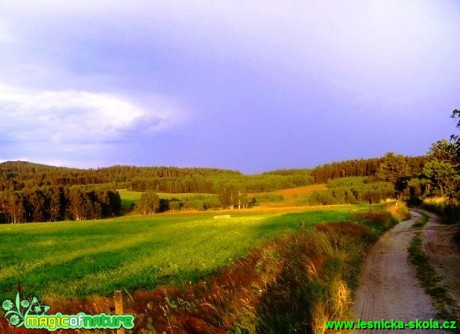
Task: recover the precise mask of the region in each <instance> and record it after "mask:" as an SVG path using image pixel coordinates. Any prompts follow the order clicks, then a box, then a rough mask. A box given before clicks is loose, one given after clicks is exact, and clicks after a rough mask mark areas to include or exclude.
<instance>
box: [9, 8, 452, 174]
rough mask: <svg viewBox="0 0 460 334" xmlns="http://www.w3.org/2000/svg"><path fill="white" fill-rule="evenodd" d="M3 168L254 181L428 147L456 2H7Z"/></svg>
mask: <svg viewBox="0 0 460 334" xmlns="http://www.w3.org/2000/svg"><path fill="white" fill-rule="evenodd" d="M0 51H1V52H0V116H1V122H0V133H1V137H0V160H1V161H3V160H18V159H20V160H29V161H35V162H42V163H49V164H55V165H64V166H76V167H98V166H108V165H113V164H132V165H176V166H203V167H223V168H231V169H238V170H241V171H243V172H246V173H254V172H260V171H267V170H271V169H276V168H295V167H313V166H315V165H317V164H321V163H325V162H331V161H334V160H343V159H352V158H361V157H363V158H365V157H376V156H382V155H383V154H385V153H386V152H388V151H393V152H397V153H402V154H407V155H420V154H424V153H426V151H427V150H428V148H429V146H430V145H431V143H433V142H434V141H436V140H439V139H441V138H448V137H449V136H450V134H451V133H453V132H455V127H454V122H453V120H452V119H450V118H449V115H450V113H451V111H452V110H453V109H455V108H459V107H460V57H459V55H460V4H459V2H458V1H456V0H452V1H447V0H436V1H433V0H430V1H425V0H417V1H415V0H413V1H409V0H407V1H406V0H381V1H374V0H355V1H344V0H324V1H320V0H317V1H313V0H309V1H305V0H291V1H289V0H283V1H270V0H251V1H246V0H229V1H227V0H218V1H217V0H216V1H212V0H206V1H201V0H194V1H189V0H165V1H163V0H158V1H157V0H136V1H128V0H123V1H121V0H120V1H113V0H97V1H94V0H91V1H88V0H79V1H62V0H49V1H48V0H41V1H34V0H29V1H21V0H15V1H1V2H0Z"/></svg>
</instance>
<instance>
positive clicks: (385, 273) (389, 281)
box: [352, 212, 448, 333]
mask: <svg viewBox="0 0 460 334" xmlns="http://www.w3.org/2000/svg"><path fill="white" fill-rule="evenodd" d="M411 214H412V218H411V219H410V220H407V221H404V222H401V223H400V224H398V225H396V226H395V227H394V228H393V229H391V230H390V231H388V232H386V233H385V234H384V235H383V236H382V237H381V238H380V239H379V241H377V243H376V244H375V245H374V246H373V247H372V248H371V250H370V252H369V254H368V256H367V258H366V260H365V263H364V265H363V268H362V273H361V276H360V284H359V288H358V290H357V291H356V296H355V303H354V305H353V308H352V312H353V316H354V317H355V318H356V319H360V320H363V321H371V320H381V319H385V320H391V319H395V320H402V321H406V322H407V321H411V320H415V319H419V320H429V319H431V318H435V314H436V311H435V310H434V309H433V307H432V304H431V298H430V297H429V296H428V295H427V294H426V293H425V291H424V290H423V289H422V288H421V287H420V285H419V283H418V281H417V279H416V277H415V271H414V269H413V268H412V267H411V265H410V263H409V260H408V253H407V248H408V247H409V244H410V241H411V240H412V238H413V236H414V234H415V229H414V228H413V227H412V225H413V224H414V222H416V221H417V219H418V218H419V217H420V214H418V213H417V212H411ZM389 332H392V333H393V332H394V333H448V332H443V331H441V330H418V331H414V330H410V329H405V330H390V331H389V330H380V331H379V330H368V331H364V330H361V331H359V333H389Z"/></svg>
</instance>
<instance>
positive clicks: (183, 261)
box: [0, 192, 368, 300]
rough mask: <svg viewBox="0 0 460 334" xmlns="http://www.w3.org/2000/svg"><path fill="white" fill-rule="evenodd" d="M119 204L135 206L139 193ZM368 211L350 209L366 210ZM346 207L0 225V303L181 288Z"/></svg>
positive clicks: (343, 214) (342, 216) (335, 217)
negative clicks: (22, 297)
mask: <svg viewBox="0 0 460 334" xmlns="http://www.w3.org/2000/svg"><path fill="white" fill-rule="evenodd" d="M122 195H123V196H124V197H125V199H124V200H131V201H136V200H137V198H136V197H135V196H137V194H136V193H131V192H130V195H131V197H130V198H128V199H126V196H125V195H124V194H123V193H122ZM367 209H368V207H367V206H363V207H353V210H367ZM350 210H351V207H350V206H337V207H333V208H321V209H319V208H312V209H305V210H304V211H302V212H291V213H289V212H274V213H273V212H267V213H265V212H263V211H257V210H255V211H251V210H248V211H242V212H238V211H232V212H231V218H223V219H222V218H219V219H216V218H215V216H216V215H220V214H221V212H219V211H218V212H202V213H189V214H184V213H176V214H174V213H169V214H159V215H155V216H138V215H128V216H124V217H118V218H114V219H104V220H97V221H81V222H58V223H43V224H41V223H38V224H37V223H35V224H19V225H0V240H1V243H0V263H1V264H2V265H1V268H0V300H2V298H3V299H4V298H8V297H9V298H11V297H12V296H13V295H14V294H15V292H16V291H17V285H18V283H19V284H21V286H22V288H23V291H24V293H25V294H27V295H29V296H30V295H35V296H37V297H39V298H43V299H44V300H46V299H47V298H53V297H56V296H58V297H86V296H89V295H93V294H97V295H111V294H112V293H113V291H114V290H116V289H126V290H128V291H134V290H137V289H153V288H155V287H156V286H158V285H162V284H170V283H174V284H177V285H183V284H185V283H188V282H190V281H192V282H195V281H197V280H199V279H201V278H203V277H205V276H206V275H209V274H212V273H215V272H217V270H218V269H220V268H222V267H226V266H229V265H231V264H232V263H233V261H235V259H236V258H239V257H242V256H244V255H246V254H247V253H248V252H249V250H250V249H252V248H254V247H256V246H257V245H260V244H261V243H262V242H264V241H266V240H267V239H270V238H274V237H279V236H282V235H286V234H289V233H290V232H294V231H299V223H300V222H301V221H304V222H305V225H306V228H307V229H308V228H310V227H311V226H313V225H314V224H315V223H318V222H324V221H344V220H347V219H348V216H349V213H350Z"/></svg>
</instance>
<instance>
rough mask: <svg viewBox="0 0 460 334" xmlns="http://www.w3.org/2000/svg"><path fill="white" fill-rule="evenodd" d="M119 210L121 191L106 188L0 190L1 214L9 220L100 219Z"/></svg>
mask: <svg viewBox="0 0 460 334" xmlns="http://www.w3.org/2000/svg"><path fill="white" fill-rule="evenodd" d="M120 210H121V199H120V195H119V194H118V192H117V191H115V190H112V189H105V188H103V187H95V188H88V187H70V188H63V187H43V188H38V189H34V190H32V189H25V190H23V191H15V192H12V191H4V192H0V215H1V216H2V219H3V221H4V222H9V223H25V222H44V221H60V220H64V219H68V220H87V219H99V218H104V217H113V216H115V215H118V214H119V213H120Z"/></svg>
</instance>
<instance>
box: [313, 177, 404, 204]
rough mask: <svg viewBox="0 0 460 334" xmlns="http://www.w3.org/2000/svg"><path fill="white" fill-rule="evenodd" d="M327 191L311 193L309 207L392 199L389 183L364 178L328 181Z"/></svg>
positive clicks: (392, 192) (392, 190)
mask: <svg viewBox="0 0 460 334" xmlns="http://www.w3.org/2000/svg"><path fill="white" fill-rule="evenodd" d="M328 186H329V189H327V190H321V191H315V192H313V193H312V194H311V195H310V197H309V199H308V203H309V204H310V205H332V204H357V203H369V204H372V203H379V202H380V201H382V200H385V199H387V198H393V197H394V193H395V190H394V187H393V185H392V184H391V183H389V182H372V183H369V179H368V178H364V177H347V178H342V179H334V180H330V181H328Z"/></svg>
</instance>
